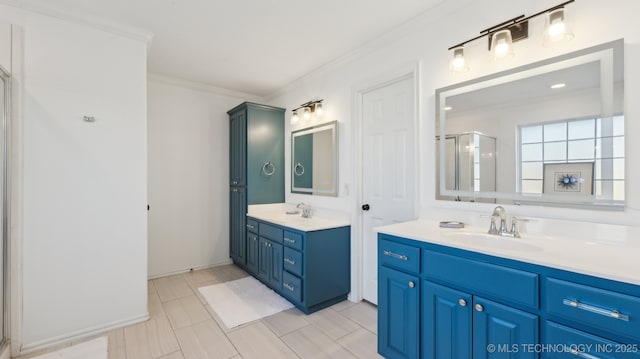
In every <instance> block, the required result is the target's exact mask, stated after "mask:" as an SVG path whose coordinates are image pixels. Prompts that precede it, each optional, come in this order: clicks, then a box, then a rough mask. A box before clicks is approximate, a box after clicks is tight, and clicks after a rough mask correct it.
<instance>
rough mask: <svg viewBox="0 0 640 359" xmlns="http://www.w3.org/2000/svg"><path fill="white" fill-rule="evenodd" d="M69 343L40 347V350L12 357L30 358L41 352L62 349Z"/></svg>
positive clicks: (68, 345) (45, 352) (18, 358)
mask: <svg viewBox="0 0 640 359" xmlns="http://www.w3.org/2000/svg"><path fill="white" fill-rule="evenodd" d="M70 346H71V343H64V344H58V345H54V346H52V347H51V348H47V349H42V350H37V351H35V352H32V353H29V354H25V355H21V356H19V357H17V358H16V357H14V358H13V359H30V358H33V357H37V356H38V355H42V354H47V353H53V352H55V351H57V350H60V349H63V348H67V347H70Z"/></svg>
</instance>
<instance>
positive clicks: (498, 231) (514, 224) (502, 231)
mask: <svg viewBox="0 0 640 359" xmlns="http://www.w3.org/2000/svg"><path fill="white" fill-rule="evenodd" d="M497 218H499V219H500V224H499V227H498V225H497V224H496V219H497ZM526 221H527V220H526V219H522V218H518V217H512V218H511V229H507V210H506V209H504V207H502V206H497V207H496V208H494V209H493V213H492V214H491V225H490V226H489V231H488V233H489V234H495V235H497V236H503V237H514V238H520V232H518V222H526Z"/></svg>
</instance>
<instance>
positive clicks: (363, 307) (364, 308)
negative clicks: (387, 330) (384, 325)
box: [340, 301, 378, 334]
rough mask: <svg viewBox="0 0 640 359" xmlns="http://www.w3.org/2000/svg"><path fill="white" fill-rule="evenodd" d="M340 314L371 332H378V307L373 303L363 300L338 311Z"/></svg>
mask: <svg viewBox="0 0 640 359" xmlns="http://www.w3.org/2000/svg"><path fill="white" fill-rule="evenodd" d="M340 314H342V315H344V316H345V317H347V318H349V319H351V320H353V321H354V322H356V323H358V324H360V325H361V326H363V327H364V328H365V329H367V330H369V331H371V332H372V333H374V334H377V333H378V309H377V308H376V307H375V306H374V305H373V304H371V303H368V302H364V301H363V302H360V303H358V304H356V305H354V306H352V307H350V308H347V309H345V310H342V311H340Z"/></svg>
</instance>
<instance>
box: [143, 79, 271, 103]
mask: <svg viewBox="0 0 640 359" xmlns="http://www.w3.org/2000/svg"><path fill="white" fill-rule="evenodd" d="M147 80H149V81H152V82H158V83H162V84H166V85H173V86H179V87H184V88H187V89H191V90H196V91H202V92H208V93H211V94H215V95H218V96H225V97H233V98H238V99H242V100H245V101H253V102H264V100H265V99H264V97H262V96H258V95H255V94H251V93H247V92H241V91H234V90H229V89H225V88H222V87H217V86H213V85H210V84H207V83H204V82H198V81H190V80H184V79H180V78H177V77H173V76H168V75H163V74H158V73H153V72H149V73H148V74H147Z"/></svg>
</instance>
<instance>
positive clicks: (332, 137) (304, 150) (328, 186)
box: [291, 121, 338, 196]
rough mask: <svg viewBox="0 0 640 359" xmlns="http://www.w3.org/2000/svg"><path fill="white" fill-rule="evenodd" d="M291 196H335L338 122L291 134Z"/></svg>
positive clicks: (336, 190)
mask: <svg viewBox="0 0 640 359" xmlns="http://www.w3.org/2000/svg"><path fill="white" fill-rule="evenodd" d="M291 154H292V155H291V192H293V193H304V194H313V195H321V196H337V195H338V122H337V121H333V122H329V123H324V124H321V125H317V126H313V127H307V128H303V129H300V130H296V131H293V132H291Z"/></svg>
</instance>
